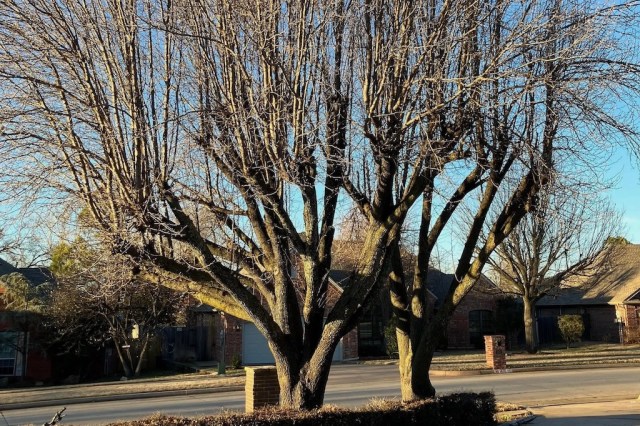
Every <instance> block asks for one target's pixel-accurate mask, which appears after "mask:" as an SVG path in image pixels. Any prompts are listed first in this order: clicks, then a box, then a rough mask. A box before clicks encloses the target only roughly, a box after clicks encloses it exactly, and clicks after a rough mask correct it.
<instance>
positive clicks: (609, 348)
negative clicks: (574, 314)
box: [432, 342, 640, 370]
mask: <svg viewBox="0 0 640 426" xmlns="http://www.w3.org/2000/svg"><path fill="white" fill-rule="evenodd" d="M573 346H574V347H571V348H569V349H567V348H566V347H565V346H564V345H557V346H550V347H544V348H542V349H541V350H540V352H538V353H537V354H533V355H532V354H528V353H527V352H525V351H523V350H522V351H520V350H515V351H507V368H522V367H563V366H574V365H597V364H627V363H640V345H638V344H635V345H624V346H622V345H619V344H604V343H593V342H583V343H579V344H574V345H573ZM432 368H433V369H434V370H479V369H487V365H486V363H485V354H484V351H481V350H477V351H453V350H451V351H444V352H438V353H436V355H435V357H434V359H433V364H432Z"/></svg>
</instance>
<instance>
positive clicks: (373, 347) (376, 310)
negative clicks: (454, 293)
mask: <svg viewBox="0 0 640 426" xmlns="http://www.w3.org/2000/svg"><path fill="white" fill-rule="evenodd" d="M331 276H333V277H335V280H336V281H337V282H338V283H341V284H342V285H344V283H345V281H346V280H347V278H346V277H348V275H347V274H346V273H344V272H343V271H332V272H331ZM453 279H454V275H453V274H447V273H444V272H441V271H439V270H437V269H430V270H429V272H428V274H427V283H428V284H427V285H428V287H427V288H428V291H429V294H430V303H432V304H433V305H432V307H433V308H434V309H435V310H437V309H438V308H439V307H440V305H441V304H442V301H443V300H444V299H445V297H446V296H447V293H448V291H449V287H450V285H451V282H452V280H453ZM347 285H348V284H347ZM504 297H505V295H504V293H502V291H500V290H499V289H498V288H497V287H496V285H495V284H494V283H493V282H492V281H491V280H490V279H489V278H487V277H486V276H484V275H483V276H482V277H481V278H480V280H479V281H478V282H477V283H476V285H474V287H473V289H472V290H471V291H470V292H469V294H467V295H466V296H465V298H464V299H463V300H462V302H461V303H460V304H459V305H458V306H457V307H456V309H455V311H454V313H453V316H452V317H451V320H450V321H449V325H448V327H447V331H446V334H445V335H446V341H445V342H442V346H443V347H444V346H446V347H447V348H452V349H468V348H482V347H484V337H483V336H485V335H487V334H493V333H495V332H496V327H495V319H496V312H497V302H498V300H500V299H501V298H504ZM390 318H391V309H390V302H389V294H388V291H385V290H383V291H382V292H381V293H380V295H379V296H378V298H377V299H376V300H375V301H374V302H373V303H372V304H371V306H370V307H369V309H367V311H366V312H365V313H364V316H363V318H362V319H361V320H360V323H359V324H358V352H359V354H360V355H361V356H384V355H386V348H385V341H384V339H385V337H384V330H385V327H386V326H387V324H388V323H389V320H390Z"/></svg>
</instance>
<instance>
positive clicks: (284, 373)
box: [275, 355, 331, 410]
mask: <svg viewBox="0 0 640 426" xmlns="http://www.w3.org/2000/svg"><path fill="white" fill-rule="evenodd" d="M330 358H331V355H329V361H328V362H322V365H320V364H321V363H314V362H313V361H311V362H309V363H308V364H307V365H306V366H304V367H303V368H300V369H297V368H295V366H292V365H291V363H290V362H287V360H286V359H285V358H280V357H278V356H275V359H276V370H277V372H278V384H279V385H280V407H282V408H289V409H296V410H311V409H314V408H320V407H321V406H322V404H323V402H324V393H325V389H326V387H327V381H328V379H329V371H330V368H331V359H330Z"/></svg>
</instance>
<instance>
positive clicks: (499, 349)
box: [484, 335, 507, 370]
mask: <svg viewBox="0 0 640 426" xmlns="http://www.w3.org/2000/svg"><path fill="white" fill-rule="evenodd" d="M484 350H485V352H486V355H487V366H488V367H489V368H491V369H493V370H506V369H507V353H506V348H505V337H504V336H500V335H498V336H484Z"/></svg>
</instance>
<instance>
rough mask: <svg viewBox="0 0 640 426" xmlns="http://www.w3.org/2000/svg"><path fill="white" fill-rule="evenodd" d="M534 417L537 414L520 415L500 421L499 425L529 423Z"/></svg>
mask: <svg viewBox="0 0 640 426" xmlns="http://www.w3.org/2000/svg"><path fill="white" fill-rule="evenodd" d="M536 417H538V416H536V415H535V414H530V415H528V416H525V417H520V418H519V419H516V420H512V421H509V422H506V423H500V426H520V425H524V424H527V423H531V422H532V421H533V420H535V419H536Z"/></svg>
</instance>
